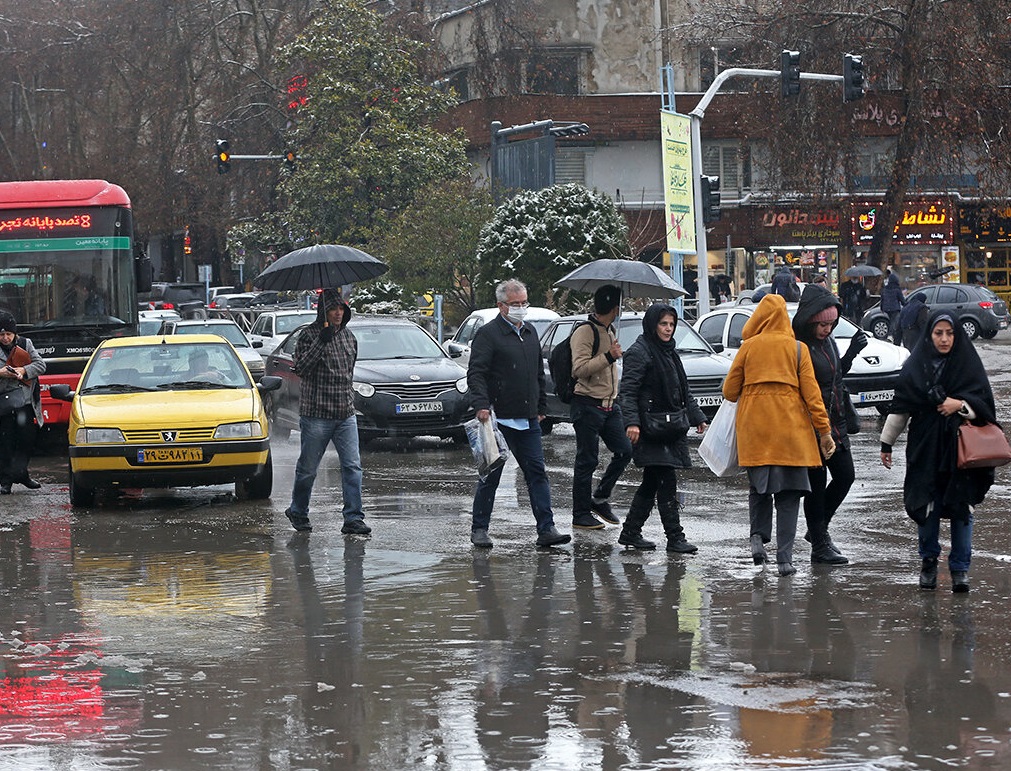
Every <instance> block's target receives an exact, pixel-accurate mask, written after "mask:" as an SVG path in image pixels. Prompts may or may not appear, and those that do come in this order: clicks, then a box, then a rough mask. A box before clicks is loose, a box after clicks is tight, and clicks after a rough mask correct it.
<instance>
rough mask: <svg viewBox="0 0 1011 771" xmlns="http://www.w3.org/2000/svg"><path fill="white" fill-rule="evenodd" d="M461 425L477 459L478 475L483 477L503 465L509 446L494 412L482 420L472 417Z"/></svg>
mask: <svg viewBox="0 0 1011 771" xmlns="http://www.w3.org/2000/svg"><path fill="white" fill-rule="evenodd" d="M463 427H464V429H465V430H466V431H467V439H468V441H469V442H470V449H471V452H473V453H474V460H476V461H477V475H478V477H480V478H481V479H485V478H486V477H487V476H488V475H489V474H490V473H491V472H492V471H494V470H495V469H497V468H501V467H502V466H504V465H505V462H506V460H508V458H509V446H508V445H507V444H506V440H505V437H504V436H503V435H502V432H501V431H499V428H498V424H497V423H496V422H495V413H492V414H491V417H489V418H488V420H485V421H483V422H482V421H480V420H478V419H477V418H472V419H470V420H468V421H467V422H466V423H464V424H463Z"/></svg>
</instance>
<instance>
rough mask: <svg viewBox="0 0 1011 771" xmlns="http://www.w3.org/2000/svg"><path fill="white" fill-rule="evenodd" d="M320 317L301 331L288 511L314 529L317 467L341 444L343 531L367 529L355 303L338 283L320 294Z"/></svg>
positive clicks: (298, 525)
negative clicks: (297, 448)
mask: <svg viewBox="0 0 1011 771" xmlns="http://www.w3.org/2000/svg"><path fill="white" fill-rule="evenodd" d="M318 308H319V310H318V315H317V318H316V320H315V321H314V322H313V323H312V324H311V325H310V326H309V327H308V328H307V329H305V331H303V332H302V334H301V336H300V337H299V338H298V343H296V345H295V357H294V364H295V372H296V374H297V375H298V376H299V377H300V378H301V380H302V393H301V396H300V397H299V401H298V413H299V419H298V425H299V431H300V433H301V443H302V447H301V452H300V453H299V456H298V463H297V464H296V465H295V485H294V488H293V489H292V491H291V505H290V506H289V507H288V509H287V510H286V511H285V512H284V513H285V514H286V515H287V516H288V519H289V520H291V524H292V526H293V527H294V528H295V529H296V530H305V531H309V530H312V525H311V524H310V523H309V496H310V495H311V494H312V486H313V483H314V482H315V481H316V472H317V470H318V469H319V463H320V461H321V460H322V459H323V454H324V453H325V452H326V447H327V445H328V444H331V443H332V444H333V446H334V449H335V450H337V455H338V457H339V458H340V464H341V489H342V493H343V498H344V510H343V513H344V525H343V527H341V532H342V533H345V534H350V535H368V534H369V533H371V532H372V528H371V527H369V526H368V525H366V524H365V513H364V512H363V511H362V461H361V455H360V454H359V451H358V421H357V419H356V418H355V404H354V393H353V392H352V390H351V383H352V381H353V379H354V368H355V359H357V358H358V341H357V340H355V336H354V335H353V334H351V332H350V330H348V328H347V325H348V322H349V321H350V320H351V308H350V307H349V306H348V304H347V303H346V302H344V299H343V298H342V297H341V294H340V291H339V290H337V289H326V290H324V291H323V294H322V295H321V296H320V298H319V305H318Z"/></svg>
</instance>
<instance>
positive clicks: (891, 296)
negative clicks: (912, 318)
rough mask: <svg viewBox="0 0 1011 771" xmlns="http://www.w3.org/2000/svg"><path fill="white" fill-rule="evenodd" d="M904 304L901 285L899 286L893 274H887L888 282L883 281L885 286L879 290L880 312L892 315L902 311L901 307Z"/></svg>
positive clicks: (897, 278)
mask: <svg viewBox="0 0 1011 771" xmlns="http://www.w3.org/2000/svg"><path fill="white" fill-rule="evenodd" d="M905 304H906V298H905V295H903V294H902V285H901V284H899V277H898V276H896V275H895V274H894V273H889V274H888V280H887V281H885V285H884V287H883V288H882V289H881V310H883V311H884V312H885V313H892V312H894V311H898V310H902V306H903V305H905Z"/></svg>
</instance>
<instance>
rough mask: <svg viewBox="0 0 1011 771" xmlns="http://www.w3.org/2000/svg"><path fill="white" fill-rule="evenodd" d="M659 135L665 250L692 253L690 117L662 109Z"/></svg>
mask: <svg viewBox="0 0 1011 771" xmlns="http://www.w3.org/2000/svg"><path fill="white" fill-rule="evenodd" d="M660 139H661V142H662V146H661V148H660V156H661V162H662V163H663V199H664V211H665V213H666V215H667V216H666V226H667V251H668V252H670V253H671V254H695V188H694V180H695V178H694V176H693V175H692V127H691V118H689V117H688V116H687V115H679V114H678V113H676V112H669V111H667V110H661V111H660Z"/></svg>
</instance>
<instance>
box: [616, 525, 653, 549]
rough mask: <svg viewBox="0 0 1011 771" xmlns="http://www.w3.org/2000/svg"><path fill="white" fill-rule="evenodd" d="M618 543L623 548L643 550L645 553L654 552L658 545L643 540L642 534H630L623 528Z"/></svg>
mask: <svg viewBox="0 0 1011 771" xmlns="http://www.w3.org/2000/svg"><path fill="white" fill-rule="evenodd" d="M618 543H620V544H621V545H622V546H628V547H630V548H632V549H642V550H643V551H653V549H655V548H656V544H655V543H653V541H647V540H646V539H645V538H643V537H642V533H630V532H628V531H627V530H625V529H624V528H622V530H621V533H620V534H619V535H618Z"/></svg>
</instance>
